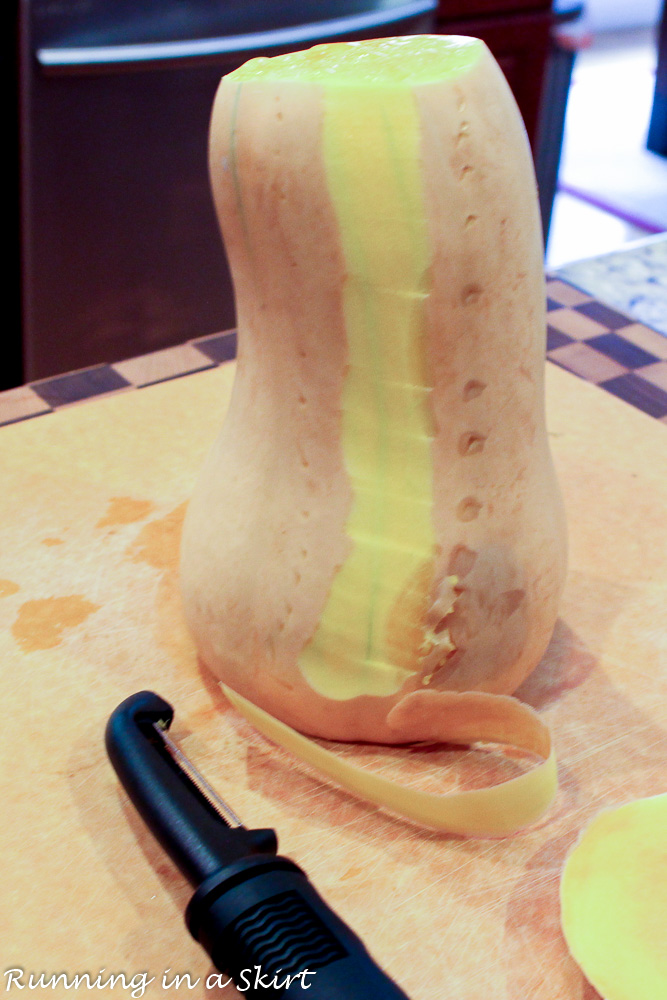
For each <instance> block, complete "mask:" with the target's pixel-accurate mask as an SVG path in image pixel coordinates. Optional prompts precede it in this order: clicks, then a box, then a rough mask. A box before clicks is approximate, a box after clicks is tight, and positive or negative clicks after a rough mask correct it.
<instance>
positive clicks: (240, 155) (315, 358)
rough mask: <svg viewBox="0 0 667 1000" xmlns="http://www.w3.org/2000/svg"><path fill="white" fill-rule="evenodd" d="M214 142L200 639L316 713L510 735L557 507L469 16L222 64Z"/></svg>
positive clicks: (522, 223)
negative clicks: (430, 30)
mask: <svg viewBox="0 0 667 1000" xmlns="http://www.w3.org/2000/svg"><path fill="white" fill-rule="evenodd" d="M210 169H211V178H212V186H213V193H214V197H215V203H216V208H217V213H218V217H219V220H220V225H221V229H222V234H223V238H224V243H225V247H226V250H227V255H228V258H229V261H230V266H231V270H232V275H233V281H234V288H235V294H236V304H237V316H238V345H239V348H238V361H237V369H236V376H235V384H234V390H233V394H232V400H231V404H230V407H229V411H228V413H227V415H226V419H225V422H224V426H223V428H222V432H221V434H220V436H219V438H218V441H217V443H216V444H215V446H214V448H213V450H212V452H211V454H210V455H209V457H208V459H207V461H206V463H205V466H204V468H203V470H202V473H201V476H200V478H199V481H198V483H197V485H196V489H195V492H194V495H193V497H192V500H191V503H190V505H189V509H188V513H187V517H186V521H185V526H184V534H183V543H182V563H181V577H182V591H183V599H184V607H185V612H186V616H187V620H188V622H189V626H190V629H191V630H192V634H193V635H194V637H195V639H196V642H197V646H198V649H199V652H200V655H201V658H202V659H203V661H204V663H205V664H206V665H207V666H208V667H209V668H210V669H211V670H212V671H214V672H215V673H216V674H217V675H218V676H219V677H220V678H221V680H223V681H224V683H225V684H226V685H228V686H229V688H231V689H232V690H233V691H235V692H237V693H238V694H239V695H241V696H243V697H244V698H247V699H248V700H249V701H251V702H253V703H254V704H255V705H257V706H259V707H260V708H261V709H264V710H265V711H266V712H268V713H269V714H270V715H271V716H274V717H276V718H277V719H279V720H282V721H283V722H284V723H287V724H288V725H289V726H292V727H295V728H296V729H298V730H300V731H302V732H305V733H308V734H311V735H314V736H321V737H325V738H330V739H341V740H365V741H374V742H387V743H398V742H405V741H409V740H419V739H426V738H431V737H432V734H433V732H435V731H437V732H438V734H439V738H440V739H449V740H452V741H457V740H458V741H468V740H470V739H482V738H489V739H500V740H502V739H503V736H504V735H506V736H507V737H508V740H509V741H510V742H512V739H511V732H510V731H511V730H512V729H513V728H514V729H516V726H518V727H519V728H521V722H517V718H520V717H521V706H519V705H518V703H516V702H514V700H513V699H509V698H507V697H501V698H500V699H498V698H496V697H494V696H498V695H500V696H507V695H509V694H511V693H512V692H513V691H514V690H515V689H516V688H517V687H518V685H519V684H520V683H521V681H522V680H523V679H524V678H525V677H526V675H527V674H528V673H529V672H530V671H531V670H533V668H534V667H535V666H536V664H537V663H538V662H539V660H540V658H541V656H542V654H543V652H544V649H545V647H546V645H547V643H548V640H549V637H550V635H551V632H552V629H553V626H554V622H555V619H556V614H557V607H558V600H559V595H560V591H561V587H562V583H563V578H564V572H565V526H564V519H563V512H562V506H561V500H560V495H559V491H558V486H557V483H556V479H555V476H554V472H553V468H552V463H551V457H550V453H549V447H548V442H547V434H546V427H545V418H544V390H543V368H544V350H545V316H544V284H543V271H542V243H541V234H540V226H539V217H538V211H537V199H536V193H535V180H534V175H533V170H532V162H531V158H530V152H529V148H528V144H527V141H526V137H525V133H524V130H523V126H522V123H521V120H520V117H519V114H518V111H517V108H516V105H515V103H514V101H513V98H512V96H511V93H510V91H509V88H508V86H507V84H506V82H505V80H504V77H503V75H502V73H501V72H500V70H499V68H498V66H497V65H496V63H495V62H494V60H493V58H492V57H491V55H490V54H489V52H488V50H487V49H486V47H485V46H484V44H483V43H482V42H480V41H478V40H477V39H469V38H461V37H443V36H421V37H419V36H417V37H409V38H401V39H383V40H374V41H368V42H356V43H339V44H332V45H319V46H316V47H314V48H313V49H311V50H309V51H307V52H300V53H295V54H290V55H285V56H277V57H274V58H271V59H255V60H252V61H250V62H249V63H247V64H246V65H245V66H243V67H241V69H239V70H237V71H236V72H234V73H231V74H230V75H229V76H227V77H225V78H224V79H223V81H222V83H221V85H220V88H219V90H218V94H217V97H216V101H215V106H214V110H213V117H212V124H211V138H210ZM513 705H515V706H516V708H514V707H512V706H513ZM510 718H511V719H512V720H513V721H508V719H510ZM528 728H529V729H530V726H528ZM540 739H541V738H539V739H538V738H536V737H534V735H530V736H526V738H525V740H524V745H528V746H530V747H531V748H532V749H535V750H536V751H537V752H541V751H543V750H544V746H543V745H542V746H541V748H540V746H538V745H537V744H539V743H540ZM519 742H520V741H519ZM546 755H547V754H546V753H545V756H546Z"/></svg>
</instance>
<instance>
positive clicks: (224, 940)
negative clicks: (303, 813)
mask: <svg viewBox="0 0 667 1000" xmlns="http://www.w3.org/2000/svg"><path fill="white" fill-rule="evenodd" d="M186 920H187V923H188V927H189V929H190V932H191V934H192V935H193V937H194V938H195V939H196V940H198V941H199V942H200V943H201V944H202V945H203V947H204V948H205V949H206V951H207V952H208V954H209V955H210V956H211V959H212V960H213V963H214V964H215V966H216V967H217V968H218V969H219V970H220V971H221V972H224V973H226V974H227V975H229V976H231V978H232V979H233V981H234V983H235V984H236V985H237V986H238V987H239V989H240V990H241V991H243V993H244V996H247V997H255V998H257V1000H259V998H266V1000H269V998H272V997H279V996H281V997H285V996H289V997H295V996H302V997H303V998H304V1000H356V998H359V1000H368V998H370V997H372V998H373V1000H407V997H406V995H405V994H404V993H403V992H402V991H401V990H400V989H399V988H398V987H397V986H396V985H395V984H394V983H393V982H392V981H391V980H390V979H389V978H388V977H387V976H386V975H385V973H384V972H382V970H381V969H379V968H378V966H377V965H376V964H375V963H374V962H373V960H372V958H371V957H370V955H369V954H368V952H367V951H366V949H365V948H364V946H363V944H362V943H361V941H360V940H359V938H358V937H357V936H356V934H354V933H353V932H352V931H351V930H350V929H349V927H347V925H346V924H344V923H343V921H342V920H340V918H339V917H337V916H336V914H335V913H334V912H333V911H332V910H331V909H330V908H329V907H328V906H327V904H326V903H325V902H324V900H323V899H322V898H321V896H320V895H319V894H318V893H317V892H316V891H315V889H314V888H313V887H312V885H311V884H310V882H309V881H308V879H307V877H306V876H305V875H304V873H303V872H302V871H301V870H300V869H299V868H298V867H297V866H296V865H295V864H294V863H293V862H291V861H289V860H288V859H287V858H281V857H277V858H276V857H267V856H265V857H261V856H258V857H254V858H248V859H247V860H246V861H244V862H238V863H236V864H234V865H230V866H229V867H228V868H225V869H224V871H222V872H220V873H219V874H218V875H217V876H215V877H214V878H211V879H208V880H207V881H206V882H205V883H204V884H203V885H202V886H201V887H200V888H199V890H198V891H197V892H196V893H195V895H194V896H193V897H192V900H191V902H190V905H189V906H188V910H187V913H186Z"/></svg>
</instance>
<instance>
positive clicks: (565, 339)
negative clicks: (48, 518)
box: [0, 276, 667, 426]
mask: <svg viewBox="0 0 667 1000" xmlns="http://www.w3.org/2000/svg"><path fill="white" fill-rule="evenodd" d="M235 356H236V333H235V331H233V330H232V331H227V332H225V333H215V334H211V335H209V336H206V337H199V338H197V339H196V340H191V341H188V342H187V343H185V344H181V345H179V346H177V347H169V348H165V349H164V350H161V351H155V352H153V353H152V354H145V355H142V356H140V357H137V358H131V359H129V360H127V361H118V362H116V363H114V364H103V365H95V366H94V367H92V368H84V369H81V370H80V371H77V372H70V373H68V374H66V375H56V376H53V377H52V378H47V379H42V380H40V381H38V382H32V383H30V384H29V385H24V386H18V387H17V388H16V389H8V390H6V391H5V392H0V426H2V425H3V424H11V423H16V422H17V421H20V420H27V419H29V418H31V417H36V416H41V415H42V414H46V413H52V412H53V411H54V410H57V409H60V408H62V407H63V406H71V405H73V404H75V403H78V402H81V401H83V400H85V399H91V398H94V397H95V396H102V395H109V394H112V393H118V392H127V391H129V390H131V389H139V388H142V387H144V386H147V385H154V384H155V383H157V382H164V381H167V380H168V379H172V378H179V377H180V376H182V375H190V374H192V373H194V372H197V371H203V370H204V369H206V368H214V367H216V366H217V365H220V364H223V363H224V362H225V361H230V360H232V359H233V358H234V357H235ZM547 359H548V360H549V361H550V362H552V363H553V364H557V365H560V366H561V367H562V368H566V369H567V370H568V371H570V372H572V373H573V374H574V375H577V376H579V377H580V378H583V379H585V380H586V381H588V382H593V383H595V384H596V385H598V386H600V387H601V388H602V389H604V390H605V391H607V392H611V393H612V394H613V395H614V396H618V397H619V398H620V399H623V400H625V402H627V403H630V404H631V405H632V406H635V407H637V408H638V409H640V410H643V411H644V413H647V414H649V416H651V417H654V418H655V419H657V420H660V421H662V422H663V423H667V337H666V336H664V335H663V334H661V333H659V332H658V331H657V330H653V329H652V328H651V327H648V326H646V325H643V324H641V323H636V322H634V321H633V320H632V319H630V318H629V317H628V316H625V315H623V314H622V313H620V312H617V311H616V310H614V309H611V308H610V307H609V306H606V305H604V304H603V303H601V302H599V301H597V300H596V299H595V298H593V297H592V296H590V295H587V294H586V293H585V292H582V291H580V290H579V289H578V288H576V287H575V286H574V285H571V284H569V283H567V282H565V281H563V280H562V279H561V278H557V277H553V276H547Z"/></svg>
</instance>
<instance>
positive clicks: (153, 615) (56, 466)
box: [0, 365, 667, 1000]
mask: <svg viewBox="0 0 667 1000" xmlns="http://www.w3.org/2000/svg"><path fill="white" fill-rule="evenodd" d="M232 378H233V365H223V366H222V367H221V368H218V369H215V370H211V371H207V372H203V373H198V374H196V375H193V376H189V377H185V378H181V379H177V380H175V381H172V382H166V383H163V384H161V385H156V386H153V387H151V388H147V389H142V390H139V391H131V392H127V393H122V394H119V395H116V396H112V397H108V398H104V399H99V400H97V401H91V402H88V403H85V404H82V405H79V406H75V407H73V408H69V409H64V410H61V411H59V412H57V413H55V414H52V415H49V416H44V417H40V418H37V419H35V420H31V421H27V422H25V423H19V424H15V425H10V426H7V427H4V428H2V430H1V431H0V469H1V470H2V473H1V475H2V491H1V493H0V629H1V631H0V664H1V667H0V677H1V682H0V683H1V701H0V706H1V711H2V715H3V717H2V730H3V734H2V767H1V771H0V774H1V780H2V799H1V800H0V801H1V802H2V812H3V817H2V823H1V824H0V857H2V859H3V878H2V888H1V890H0V891H1V893H2V902H1V905H0V942H2V943H1V946H0V950H1V953H2V968H1V970H0V972H1V973H3V974H4V973H5V971H6V970H7V969H11V968H19V969H22V970H24V980H23V981H24V982H27V975H28V973H30V972H33V973H35V974H39V973H40V972H42V971H45V972H47V973H49V974H50V973H53V972H55V973H58V972H66V973H67V974H68V976H69V977H70V978H71V977H72V976H73V975H75V974H76V973H79V974H81V973H83V972H88V973H90V974H91V977H92V978H94V977H95V976H96V975H97V973H99V971H100V970H101V969H104V970H105V972H106V975H108V974H109V973H118V974H120V973H121V972H122V973H124V974H125V976H126V980H125V982H126V984H127V986H124V985H123V983H122V981H120V980H119V982H118V984H117V985H116V986H115V987H114V988H113V989H110V988H107V989H104V990H92V991H90V992H91V994H93V993H94V994H95V995H96V996H97V995H100V996H108V995H113V996H114V997H121V996H131V995H132V992H133V986H132V984H131V983H130V980H132V979H133V977H136V976H139V975H140V974H141V973H144V972H146V973H147V974H148V976H149V977H154V980H153V982H151V983H150V984H149V985H148V987H147V989H146V991H145V993H143V991H142V990H141V980H140V979H134V987H135V988H134V995H135V996H139V995H142V994H143V995H144V996H147V997H162V996H178V997H181V998H184V997H192V998H201V997H211V998H213V997H217V996H225V997H232V996H235V995H236V993H235V991H234V989H233V988H228V989H225V990H220V989H218V988H217V987H213V988H210V989H207V988H206V985H205V980H206V977H207V976H208V975H209V974H210V973H211V972H212V971H213V970H212V967H211V965H210V963H209V962H208V960H207V958H206V956H205V955H204V953H203V952H201V951H200V950H199V948H198V946H197V945H196V944H195V943H194V942H192V941H191V940H190V938H189V936H188V934H187V932H186V930H185V928H184V925H183V917H182V914H183V910H184V907H185V905H186V903H187V900H188V898H189V895H190V892H189V889H188V887H187V886H186V885H185V884H184V883H183V881H182V879H181V878H180V876H179V875H178V873H177V872H176V871H175V870H174V869H173V867H172V866H171V864H170V862H169V861H168V860H167V859H166V858H165V857H164V855H163V854H162V852H161V851H160V849H159V848H158V847H157V846H156V845H155V844H154V842H153V841H152V840H151V838H150V837H149V835H148V834H147V833H146V832H145V831H144V829H143V827H142V825H141V822H140V821H139V820H138V818H137V817H136V816H135V814H134V812H133V810H132V808H131V806H130V805H129V804H128V802H127V800H126V797H125V795H124V794H123V793H122V792H121V791H120V789H119V787H118V783H117V781H116V778H115V775H114V774H113V772H112V770H111V767H110V766H109V764H108V762H107V760H106V756H105V753H104V749H103V732H104V726H105V723H106V720H107V718H108V716H109V714H110V712H111V711H112V710H113V708H114V707H115V706H116V705H117V704H118V702H120V701H121V700H122V699H123V698H124V697H126V696H127V695H128V694H131V693H133V692H134V691H137V690H140V689H142V688H151V689H154V690H156V691H158V692H159V693H160V694H161V695H162V696H163V697H165V698H166V699H167V700H169V701H171V702H172V704H174V706H175V708H176V721H175V723H174V727H173V733H174V734H175V736H176V738H177V739H178V740H179V741H180V743H181V745H182V746H183V748H184V749H185V751H186V752H187V753H188V754H189V756H190V757H191V758H192V759H193V760H194V761H195V763H197V764H198V766H200V768H201V770H202V771H203V772H204V774H206V776H207V777H208V778H209V780H210V781H211V782H212V784H213V785H214V786H216V787H217V788H218V790H219V791H220V792H221V794H222V795H223V796H224V797H225V798H227V799H228V800H229V802H230V803H231V805H232V806H233V808H234V809H235V810H236V811H237V812H238V813H240V815H241V816H242V817H243V818H244V820H245V821H246V823H247V825H258V826H274V827H275V828H276V829H277V831H278V834H279V837H280V847H281V851H282V853H284V854H287V855H288V856H291V857H293V858H294V860H296V861H297V862H298V863H299V864H300V865H302V866H303V867H304V868H305V870H306V871H307V872H308V873H309V875H310V877H311V879H312V880H313V882H314V884H315V885H316V886H317V887H318V889H319V890H320V891H321V892H322V893H323V895H324V896H325V897H326V898H327V899H328V900H329V902H330V903H331V904H332V905H333V907H334V908H335V909H336V910H337V911H338V912H339V913H340V915H341V916H342V917H343V918H344V919H346V920H347V921H348V922H349V923H350V925H351V926H352V927H353V928H354V929H355V930H356V931H357V932H358V933H359V934H360V935H361V937H362V939H363V940H364V941H365V942H366V944H367V946H368V947H369V949H370V950H371V952H372V953H373V954H374V956H375V957H376V958H377V960H378V961H379V962H380V964H382V965H383V966H384V967H385V968H386V969H387V970H388V971H389V972H390V973H391V974H392V975H393V976H394V977H395V978H396V980H397V981H398V982H399V983H400V984H401V986H402V987H403V988H404V989H405V991H406V992H407V993H408V995H409V996H410V997H411V998H412V1000H427V998H434V1000H480V998H481V997H489V998H493V1000H526V998H530V1000H593V998H594V997H596V996H597V994H596V993H595V991H594V990H592V988H591V987H590V986H588V985H587V984H586V983H585V982H584V980H583V978H582V976H581V974H580V972H579V971H578V969H577V967H576V966H575V964H574V963H573V961H572V960H571V959H570V957H569V955H568V953H567V950H566V947H565V944H564V941H563V939H562V937H561V933H560V929H559V909H558V883H559V877H560V871H561V867H562V863H563V859H564V857H565V854H566V852H567V850H568V849H569V847H570V846H571V845H572V843H573V842H574V840H575V839H576V836H577V834H578V832H579V831H580V830H581V828H582V827H583V826H584V825H585V824H586V823H587V822H588V820H589V819H590V818H591V817H592V816H593V814H594V813H596V812H597V811H598V810H599V809H600V808H603V807H604V806H608V805H612V804H615V803H620V802H624V801H627V800H628V799H630V798H633V797H636V796H643V795H650V794H655V793H658V792H664V791H665V790H667V663H666V660H665V629H664V619H665V606H666V603H667V602H666V597H667V568H666V566H667V559H666V558H665V557H666V555H667V517H666V511H667V436H666V428H665V426H664V424H661V423H659V422H657V421H654V420H652V419H651V418H649V417H647V416H645V415H644V414H642V413H640V412H639V411H637V410H634V409H632V408H631V407H630V406H628V405H627V404H625V403H623V402H621V401H619V400H617V399H615V398H613V397H612V396H610V395H609V394H606V393H604V392H602V391H601V390H599V389H598V388H596V387H595V386H591V385H589V384H586V383H584V382H582V381H579V380H578V379H576V378H575V377H573V376H571V375H569V374H568V373H566V372H564V371H562V370H560V369H557V368H555V367H553V366H548V381H547V386H548V414H549V428H550V437H551V443H552V446H553V450H554V454H555V458H556V463H557V470H558V474H559V477H560V481H561V484H562V488H563V491H564V494H565V498H566V505H567V508H568V515H569V523H570V536H571V539H570V552H571V554H570V571H569V578H568V585H567V590H566V594H565V597H564V600H563V605H562V613H561V618H560V620H559V622H558V625H557V628H556V632H555V635H554V639H553V641H552V644H551V646H550V648H549V650H548V652H547V654H546V656H545V658H544V661H543V663H542V664H541V665H540V667H539V668H538V669H537V671H536V672H535V674H534V675H533V676H532V677H531V678H530V679H529V680H528V681H527V682H526V683H525V684H524V686H523V688H522V690H521V692H520V694H522V696H523V697H524V698H525V699H526V700H528V701H529V702H530V703H531V704H533V705H534V706H536V707H537V708H538V709H539V710H540V712H541V713H542V714H543V716H544V718H545V720H546V721H547V722H548V724H549V725H550V726H551V728H552V731H553V735H554V740H555V744H556V748H557V752H558V757H559V762H560V782H561V784H560V792H559V797H558V801H557V803H556V806H555V807H554V809H553V810H552V812H551V813H550V815H549V816H548V817H547V819H546V820H545V821H544V822H543V823H541V824H540V825H539V827H538V828H536V829H533V830H531V831H530V832H527V833H524V834H522V835H521V836H517V837H513V838H508V839H505V840H498V841H484V840H480V841H474V840H471V841H465V840H462V839H457V838H451V837H447V836H442V835H436V834H434V833H432V832H429V831H425V830H421V829H417V828H414V827H411V826H409V825H407V824H404V823H402V822H400V821H398V820H396V819H394V818H392V817H390V816H388V815H384V814H382V813H380V812H378V811H377V810H376V809H374V808H370V807H368V806H366V805H365V804H364V803H361V802H358V801H356V800H355V799H353V798H351V797H350V796H348V795H347V794H345V793H343V792H340V791H337V790H336V789H334V788H332V787H331V786H329V785H328V784H326V783H325V782H322V781H320V780H319V779H318V778H317V777H316V776H314V775H312V774H310V773H308V772H307V771H305V770H304V769H302V768H301V767H299V766H298V764H295V763H294V761H292V760H291V759H290V758H289V756H288V755H287V754H286V753H284V752H282V751H279V750H277V749H276V748H274V747H273V746H272V745H270V744H269V743H267V742H265V741H264V740H263V739H262V738H261V737H259V736H258V735H257V734H256V733H255V732H254V731H253V730H252V729H251V728H250V727H249V726H248V725H247V724H246V723H245V722H243V721H242V720H241V719H240V718H239V717H238V716H237V715H236V713H235V712H234V711H233V710H232V709H231V707H230V706H229V705H228V704H227V703H226V702H225V700H224V698H223V696H222V694H221V693H220V690H219V688H218V687H217V685H216V684H215V682H214V681H213V680H212V678H211V677H210V676H208V675H206V673H204V672H203V670H201V669H200V668H199V666H198V664H197V660H196V657H195V654H194V650H193V646H192V644H191V642H190V639H189V637H188V635H187V633H186V631H185V628H184V625H183V621H182V618H181V612H180V605H179V597H178V581H177V573H176V561H177V552H178V538H179V530H180V524H181V521H182V516H183V511H184V506H185V504H186V502H187V499H188V496H189V495H190V492H191V489H192V486H193V482H194V479H195V476H196V474H197V470H198V468H199V466H200V464H201V462H202V460H203V457H204V454H205V452H206V450H207V449H208V447H209V446H210V444H211V443H212V440H213V438H214V436H215V434H216V433H217V430H218V428H219V426H220V423H221V420H222V417H223V413H224V410H225V407H226V405H227V401H228V399H229V393H230V388H231V383H232ZM361 756H363V754H361ZM394 756H395V755H392V754H388V755H387V766H388V767H393V768H398V769H399V770H400V769H401V768H402V767H403V766H404V762H401V761H399V762H398V763H397V762H396V760H395V759H394ZM454 757H456V758H457V760H459V761H460V766H459V765H457V764H455V763H453V758H454ZM443 763H444V764H445V765H449V764H450V763H451V765H452V768H453V770H452V771H451V772H450V771H448V770H444V771H436V765H437V766H438V767H439V766H440V765H442V764H443ZM422 766H423V772H424V774H425V776H426V777H425V780H426V781H427V782H430V786H429V787H433V783H434V782H435V781H436V775H440V777H438V778H437V780H438V781H442V784H443V786H444V785H445V784H446V783H447V782H448V781H452V780H454V779H456V777H457V775H458V778H459V780H461V781H463V782H468V783H473V784H474V782H475V781H478V780H480V772H479V770H478V769H477V770H476V767H477V765H476V764H475V762H474V760H473V761H471V760H470V759H469V755H468V758H467V759H466V755H463V756H462V755H461V754H458V755H454V754H452V753H451V752H448V751H446V750H443V751H442V753H439V754H434V755H431V756H430V757H429V756H428V755H427V757H425V758H424V759H423V760H420V761H419V763H418V769H421V768H422ZM414 767H415V764H414V758H413V759H411V761H410V762H409V767H408V770H409V771H410V768H412V771H413V770H414ZM457 767H458V770H457ZM412 771H410V773H412ZM452 776H453V777H452ZM166 970H171V971H170V972H169V973H168V981H170V980H171V978H172V977H173V975H174V974H176V973H179V974H183V973H186V972H187V973H189V974H190V977H191V980H190V982H192V983H194V982H195V981H196V980H199V982H198V983H197V985H194V986H192V987H191V986H190V985H189V983H188V981H187V980H186V981H184V982H183V983H182V984H181V985H180V986H179V987H175V986H172V987H171V988H169V989H165V988H164V987H163V986H162V976H163V974H164V973H165V972H166ZM7 984H8V978H7V976H6V975H3V978H2V980H1V981H0V991H5V990H6V986H7ZM137 987H138V989H137ZM13 992H14V994H15V995H16V996H18V995H22V996H23V997H26V996H29V995H49V996H52V997H71V996H75V995H76V996H80V995H83V994H87V993H88V991H87V990H86V989H85V988H83V987H80V988H79V989H78V990H74V989H66V988H65V986H64V985H63V984H62V983H61V985H60V986H58V987H57V988H56V989H48V990H44V989H42V988H38V989H36V990H34V991H32V992H31V991H30V990H28V991H27V992H23V993H22V994H20V992H19V991H18V990H17V989H16V987H13ZM304 995H305V994H304Z"/></svg>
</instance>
